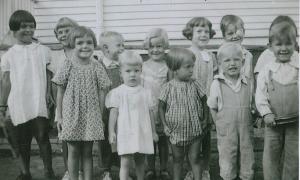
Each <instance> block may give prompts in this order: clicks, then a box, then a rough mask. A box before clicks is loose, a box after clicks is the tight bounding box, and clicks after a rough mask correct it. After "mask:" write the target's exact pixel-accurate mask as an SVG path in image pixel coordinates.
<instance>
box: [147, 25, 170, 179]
mask: <svg viewBox="0 0 300 180" xmlns="http://www.w3.org/2000/svg"><path fill="white" fill-rule="evenodd" d="M144 47H145V48H146V49H148V55H149V57H150V59H148V60H147V61H146V62H144V63H143V71H142V79H143V80H142V85H143V86H144V88H145V89H148V90H150V91H151V92H152V95H153V97H154V98H155V109H154V119H155V126H156V132H157V134H158V135H159V140H158V143H157V146H158V154H159V158H160V175H159V177H160V179H161V180H169V179H170V175H169V173H168V171H167V163H168V159H169V158H168V157H169V146H168V139H167V136H166V135H165V134H164V132H163V124H162V123H161V121H160V120H159V116H158V97H159V94H160V90H161V87H162V86H163V84H165V83H166V82H167V81H168V80H169V77H168V74H169V69H168V66H167V64H166V61H165V50H166V49H167V48H168V47H169V41H168V35H167V32H166V31H165V30H163V29H160V28H157V29H152V30H151V31H150V32H149V33H148V35H147V37H146V39H145V41H144ZM154 145H155V144H154ZM154 147H155V146H154ZM154 152H155V153H154V155H152V154H151V155H148V156H147V163H148V167H149V169H148V171H147V173H146V175H145V179H146V180H154V179H156V173H155V155H156V147H155V148H154Z"/></svg>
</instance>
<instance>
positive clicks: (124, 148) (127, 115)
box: [105, 51, 158, 180]
mask: <svg viewBox="0 0 300 180" xmlns="http://www.w3.org/2000/svg"><path fill="white" fill-rule="evenodd" d="M119 61H120V66H121V76H122V78H123V80H124V84H122V85H120V86H119V87H117V88H115V89H113V90H112V91H110V92H109V94H108V95H107V97H106V102H105V104H106V107H107V108H110V117H109V141H110V143H111V144H116V145H117V151H118V154H119V155H120V157H121V167H120V180H126V179H128V177H129V167H130V162H131V158H134V160H135V164H136V166H135V167H136V174H137V179H138V180H143V178H144V173H145V172H144V171H145V155H146V154H153V153H154V148H153V141H155V142H156V141H157V140H158V136H157V134H156V131H155V125H154V120H153V114H152V111H151V109H152V108H153V107H154V101H153V98H152V96H151V93H150V91H148V90H146V89H144V88H143V87H142V86H141V73H142V64H143V61H142V58H141V57H140V56H139V55H138V54H136V53H134V52H132V51H125V52H123V53H122V54H121V55H120V56H119Z"/></svg>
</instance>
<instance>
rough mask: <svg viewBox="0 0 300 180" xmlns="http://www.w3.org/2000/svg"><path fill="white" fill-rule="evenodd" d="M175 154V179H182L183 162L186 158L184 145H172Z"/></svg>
mask: <svg viewBox="0 0 300 180" xmlns="http://www.w3.org/2000/svg"><path fill="white" fill-rule="evenodd" d="M171 148H172V154H173V180H182V164H183V160H184V154H185V152H184V147H183V146H176V145H173V144H172V145H171Z"/></svg>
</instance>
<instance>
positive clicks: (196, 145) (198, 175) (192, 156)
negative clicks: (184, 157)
mask: <svg viewBox="0 0 300 180" xmlns="http://www.w3.org/2000/svg"><path fill="white" fill-rule="evenodd" d="M201 143H202V142H201V139H200V138H198V139H196V140H195V141H194V142H193V143H192V144H191V145H190V146H189V151H188V156H189V162H190V165H191V167H192V171H193V174H194V180H201V179H202V166H201V161H200V156H201V151H200V149H201Z"/></svg>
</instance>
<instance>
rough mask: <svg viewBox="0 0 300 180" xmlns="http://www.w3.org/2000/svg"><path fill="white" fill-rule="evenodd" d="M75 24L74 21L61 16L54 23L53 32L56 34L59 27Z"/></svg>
mask: <svg viewBox="0 0 300 180" xmlns="http://www.w3.org/2000/svg"><path fill="white" fill-rule="evenodd" d="M75 26H79V25H78V24H77V22H76V21H74V20H73V19H71V18H68V17H62V18H60V19H59V20H58V21H57V23H56V26H55V28H54V34H55V35H56V36H57V31H58V29H60V28H66V27H75Z"/></svg>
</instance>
